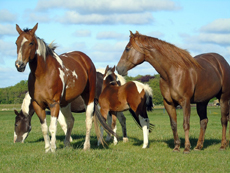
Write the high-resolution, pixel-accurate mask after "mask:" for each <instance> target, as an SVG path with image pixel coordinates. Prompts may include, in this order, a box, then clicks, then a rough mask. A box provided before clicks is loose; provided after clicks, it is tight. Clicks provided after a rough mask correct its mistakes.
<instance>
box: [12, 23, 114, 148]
mask: <svg viewBox="0 0 230 173" xmlns="http://www.w3.org/2000/svg"><path fill="white" fill-rule="evenodd" d="M37 28H38V23H37V24H36V25H35V26H34V27H33V28H32V29H24V30H21V28H20V27H19V26H18V25H17V24H16V30H17V32H18V33H19V36H18V38H17V40H16V46H17V55H18V56H17V60H16V61H15V66H16V68H17V70H18V71H19V72H23V71H24V70H25V68H26V65H27V63H28V64H29V67H30V70H31V71H30V74H29V77H28V90H29V95H30V96H31V99H32V105H33V108H34V110H35V112H36V114H37V115H38V117H39V119H40V122H41V128H42V133H43V137H44V141H45V152H49V151H51V152H55V151H56V130H57V118H58V115H59V110H60V109H61V112H62V113H63V114H64V116H65V118H66V122H67V133H66V136H65V140H64V144H65V146H69V145H70V135H71V131H72V128H73V124H74V118H73V116H72V113H71V110H70V103H71V102H72V101H73V100H74V99H75V98H77V97H78V96H79V95H81V96H82V98H83V100H84V103H85V106H86V137H85V142H84V147H83V149H84V150H89V149H90V131H91V127H92V118H93V114H94V109H95V110H97V109H98V106H95V102H94V96H95V92H96V69H95V66H94V64H93V62H92V60H91V59H90V58H89V57H88V56H87V55H86V54H84V53H83V52H80V51H73V52H68V53H63V54H61V55H60V56H58V55H57V54H56V53H55V51H53V50H52V49H50V47H49V46H47V44H46V43H45V42H44V41H43V40H42V39H40V38H39V37H37V36H36V35H35V32H36V30H37ZM47 107H48V108H49V109H50V112H51V122H50V126H49V129H48V126H47V123H46V112H45V109H46V108H47ZM95 118H97V119H98V120H99V121H100V123H102V126H105V128H106V129H107V130H108V132H109V133H111V134H112V135H115V136H116V134H115V133H114V132H113V131H112V129H111V128H110V127H109V126H108V125H107V124H106V123H105V122H103V121H102V118H101V115H99V114H97V111H96V114H95ZM94 122H95V123H96V122H97V121H94ZM95 129H96V126H95ZM48 130H49V131H50V134H51V140H50V137H49V135H48ZM96 132H97V130H96ZM97 135H98V134H97Z"/></svg>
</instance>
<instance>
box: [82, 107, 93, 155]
mask: <svg viewBox="0 0 230 173" xmlns="http://www.w3.org/2000/svg"><path fill="white" fill-rule="evenodd" d="M93 112H94V102H91V103H89V104H88V105H87V107H86V120H85V124H86V136H85V143H84V150H89V149H90V131H91V128H92V122H93Z"/></svg>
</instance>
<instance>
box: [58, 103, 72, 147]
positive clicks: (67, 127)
mask: <svg viewBox="0 0 230 173" xmlns="http://www.w3.org/2000/svg"><path fill="white" fill-rule="evenodd" d="M70 108H71V104H68V105H67V106H66V107H63V108H61V111H60V112H59V117H58V121H59V123H60V120H61V119H63V120H62V125H63V126H64V127H63V126H62V125H61V126H62V127H63V130H64V132H65V140H64V145H65V146H66V147H67V146H70V142H71V141H72V138H71V132H72V129H73V125H74V117H73V115H72V112H71V109H70ZM62 113H63V114H64V116H65V118H64V116H63V114H62ZM59 118H61V119H60V120H59ZM65 119H66V121H65ZM60 124H61V123H60Z"/></svg>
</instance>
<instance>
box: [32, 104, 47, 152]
mask: <svg viewBox="0 0 230 173" xmlns="http://www.w3.org/2000/svg"><path fill="white" fill-rule="evenodd" d="M32 104H33V108H34V111H35V112H36V114H37V115H38V118H39V120H40V123H41V129H42V134H43V137H44V142H45V152H46V153H47V152H49V151H50V149H51V148H50V137H49V135H48V132H49V131H48V125H47V122H46V111H45V110H43V109H42V108H41V107H40V106H39V105H38V104H37V103H36V102H35V101H33V102H32Z"/></svg>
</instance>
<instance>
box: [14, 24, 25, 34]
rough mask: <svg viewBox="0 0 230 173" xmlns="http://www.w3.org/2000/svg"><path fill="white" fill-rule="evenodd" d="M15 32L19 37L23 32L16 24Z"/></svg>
mask: <svg viewBox="0 0 230 173" xmlns="http://www.w3.org/2000/svg"><path fill="white" fill-rule="evenodd" d="M16 30H17V31H18V33H19V35H20V34H21V33H22V32H23V31H22V30H21V28H20V27H19V26H18V25H17V24H16Z"/></svg>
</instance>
